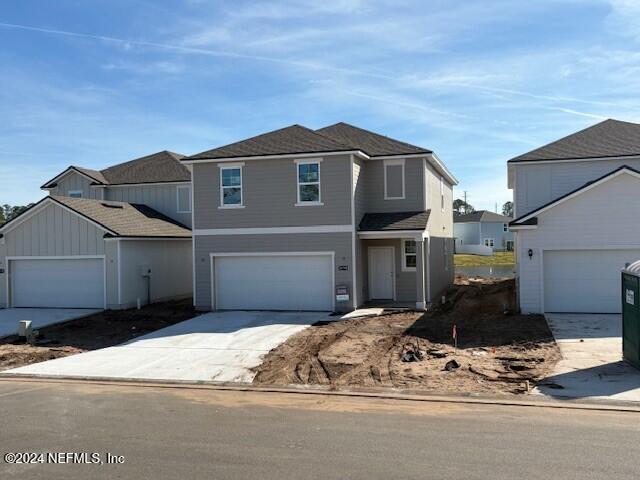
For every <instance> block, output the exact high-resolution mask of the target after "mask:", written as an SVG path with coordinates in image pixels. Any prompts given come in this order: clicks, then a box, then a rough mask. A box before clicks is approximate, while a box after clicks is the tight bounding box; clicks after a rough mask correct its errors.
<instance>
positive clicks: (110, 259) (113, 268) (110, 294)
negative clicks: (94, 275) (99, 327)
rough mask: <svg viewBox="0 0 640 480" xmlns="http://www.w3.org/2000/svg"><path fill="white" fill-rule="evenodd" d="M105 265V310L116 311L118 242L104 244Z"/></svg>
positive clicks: (117, 307) (117, 305)
mask: <svg viewBox="0 0 640 480" xmlns="http://www.w3.org/2000/svg"><path fill="white" fill-rule="evenodd" d="M104 250H105V260H106V261H105V265H106V267H107V271H106V277H107V309H114V310H117V309H119V308H120V305H119V304H118V242H117V241H113V240H111V241H106V242H104Z"/></svg>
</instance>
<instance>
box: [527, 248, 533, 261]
mask: <svg viewBox="0 0 640 480" xmlns="http://www.w3.org/2000/svg"><path fill="white" fill-rule="evenodd" d="M527 255H529V260H531V259H532V258H533V250H531V249H529V250H528V251H527Z"/></svg>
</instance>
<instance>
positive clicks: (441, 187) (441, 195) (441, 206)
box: [440, 175, 445, 212]
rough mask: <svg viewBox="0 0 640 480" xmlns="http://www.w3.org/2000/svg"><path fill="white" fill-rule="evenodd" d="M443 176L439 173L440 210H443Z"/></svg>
mask: <svg viewBox="0 0 640 480" xmlns="http://www.w3.org/2000/svg"><path fill="white" fill-rule="evenodd" d="M444 205H445V202H444V178H442V175H440V210H442V211H443V212H444Z"/></svg>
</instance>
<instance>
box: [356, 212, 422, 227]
mask: <svg viewBox="0 0 640 480" xmlns="http://www.w3.org/2000/svg"><path fill="white" fill-rule="evenodd" d="M430 213H431V210H426V211H423V212H389V213H366V214H365V215H364V217H362V220H361V221H360V225H359V226H358V230H360V231H361V232H375V231H388V230H425V229H426V228H427V222H428V221H429V214H430Z"/></svg>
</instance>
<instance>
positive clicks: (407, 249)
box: [402, 240, 418, 272]
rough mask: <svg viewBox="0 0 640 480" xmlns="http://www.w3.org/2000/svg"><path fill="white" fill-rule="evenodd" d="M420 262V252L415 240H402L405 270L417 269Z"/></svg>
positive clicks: (403, 266) (403, 268)
mask: <svg viewBox="0 0 640 480" xmlns="http://www.w3.org/2000/svg"><path fill="white" fill-rule="evenodd" d="M417 263H418V254H417V250H416V241H415V240H403V241H402V270H403V271H405V272H412V271H415V269H416V265H417Z"/></svg>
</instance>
